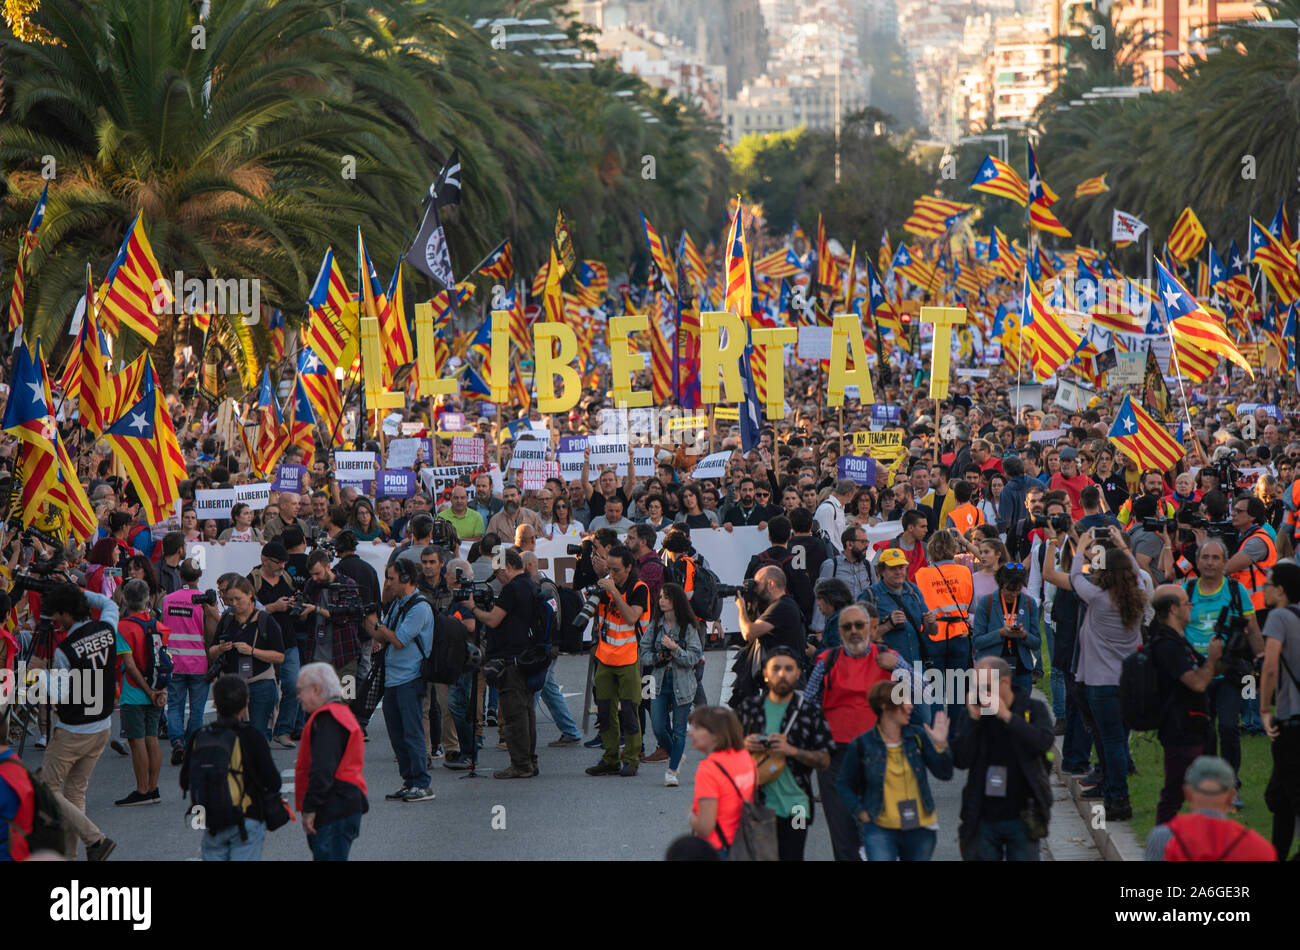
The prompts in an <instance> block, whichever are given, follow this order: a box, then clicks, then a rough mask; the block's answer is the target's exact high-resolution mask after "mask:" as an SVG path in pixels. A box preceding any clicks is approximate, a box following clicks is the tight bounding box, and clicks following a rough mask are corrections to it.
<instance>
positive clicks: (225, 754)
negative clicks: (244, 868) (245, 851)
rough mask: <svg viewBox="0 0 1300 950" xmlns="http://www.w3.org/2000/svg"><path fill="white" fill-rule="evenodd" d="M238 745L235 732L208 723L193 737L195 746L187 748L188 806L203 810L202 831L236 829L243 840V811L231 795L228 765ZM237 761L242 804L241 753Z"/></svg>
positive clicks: (243, 783) (242, 776) (243, 782)
mask: <svg viewBox="0 0 1300 950" xmlns="http://www.w3.org/2000/svg"><path fill="white" fill-rule="evenodd" d="M238 741H239V735H238V734H237V733H236V732H235V730H234V729H226V728H222V727H220V726H218V725H217V724H216V723H210V724H208V725H206V726H204V727H203V728H202V729H200V730H199V731H198V732H196V733H195V734H194V744H193V745H192V746H191V748H190V771H189V779H190V802H191V804H192V806H194V807H198V808H201V809H203V811H202V816H203V822H204V827H205V828H206V829H207V830H208V831H213V832H216V831H222V830H224V829H226V828H231V827H234V826H235V825H238V826H239V829H240V837H241V838H244V837H245V836H246V832H245V831H244V811H243V809H242V808H241V807H240V804H239V802H238V801H235V800H234V799H232V798H231V795H230V778H231V772H232V769H231V767H230V762H231V759H233V758H234V755H235V743H236V742H238ZM240 760H241V761H240V765H241V767H240V768H239V769H236V770H233V771H234V772H235V774H236V775H238V776H239V778H238V784H239V790H240V799H241V800H242V799H243V798H244V796H245V794H247V789H246V788H245V772H244V769H243V765H244V763H243V761H242V760H243V754H242V749H241V754H240ZM193 810H194V809H193V807H192V808H191V811H193Z"/></svg>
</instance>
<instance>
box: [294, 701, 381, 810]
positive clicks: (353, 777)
mask: <svg viewBox="0 0 1300 950" xmlns="http://www.w3.org/2000/svg"><path fill="white" fill-rule="evenodd" d="M322 713H324V714H325V715H329V716H333V717H334V718H335V719H336V720H337V721H338V723H339V725H341V726H342V727H343V728H344V729H346V730H347V731H348V744H347V745H346V746H345V747H344V749H343V757H342V758H341V759H339V764H338V768H336V769H335V770H334V778H335V780H336V781H340V782H348V783H349V784H351V785H355V786H357V788H359V789H361V794H362V795H365V794H366V776H365V774H364V772H365V744H366V738H365V736H363V735H362V734H361V725H360V724H359V723H358V722H357V717H356V716H354V715H353V714H352V710H351V709H349V708H348V706H347V704H345V703H326V704H325V705H323V706H321V707H320V708H319V709H317V710H316V711H315V712H314V713H312V714H311V716H310V717H309V718H308V720H307V725H306V726H305V727H304V728H303V730H302V741H301V742H299V743H298V761H297V762H295V763H294V767H293V799H294V806H295V807H296V808H297V809H298V811H302V801H303V797H304V796H305V795H306V794H307V781H308V777H309V776H310V775H311V727H312V725H313V724H314V723H315V722H316V717H317V716H320V715H321V714H322Z"/></svg>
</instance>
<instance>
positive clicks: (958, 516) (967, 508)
mask: <svg viewBox="0 0 1300 950" xmlns="http://www.w3.org/2000/svg"><path fill="white" fill-rule="evenodd" d="M948 517H949V518H951V519H952V523H953V524H954V525H956V527H957V530H958V531H960V532H961V533H962V535H965V534H966V532H967V531H969V530H970V529H971V528H973V527H975V526H976V525H981V524H984V512H982V511H980V510H979V509H978V508H976V507H975V506H974V505H972V504H971V503H970V502H969V501H968V502H966V503H965V504H964V505H958V506H957V507H956V508H954V509H953V510H952V514H950V515H948Z"/></svg>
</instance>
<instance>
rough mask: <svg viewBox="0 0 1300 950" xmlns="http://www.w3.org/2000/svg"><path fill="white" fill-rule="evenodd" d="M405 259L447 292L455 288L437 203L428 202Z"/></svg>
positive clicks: (448, 250) (449, 253)
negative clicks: (418, 229) (417, 231)
mask: <svg viewBox="0 0 1300 950" xmlns="http://www.w3.org/2000/svg"><path fill="white" fill-rule="evenodd" d="M406 259H407V260H408V261H410V262H411V265H412V266H413V267H415V269H416V270H418V271H420V273H422V274H427V275H428V276H430V277H432V278H433V279H434V280H436V281H437V282H438V283H440V284H442V285H443V286H444V287H446V288H447V289H448V290H452V289H454V288H455V286H456V278H455V277H454V276H453V275H452V272H451V251H450V249H448V247H447V234H446V232H445V231H444V230H443V228H442V218H441V217H440V216H439V214H438V202H436V201H430V202H429V206H428V208H426V209H425V212H424V220H423V221H421V222H420V232H419V233H418V234H417V235H416V236H415V243H414V244H412V245H411V249H410V250H409V251H407V252H406Z"/></svg>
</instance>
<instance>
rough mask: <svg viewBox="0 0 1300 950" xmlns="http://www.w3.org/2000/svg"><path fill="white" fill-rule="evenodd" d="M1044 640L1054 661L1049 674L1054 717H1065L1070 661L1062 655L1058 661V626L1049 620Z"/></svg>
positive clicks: (1045, 628) (1044, 623)
mask: <svg viewBox="0 0 1300 950" xmlns="http://www.w3.org/2000/svg"><path fill="white" fill-rule="evenodd" d="M1043 640H1044V642H1045V643H1046V644H1047V655H1048V658H1049V659H1050V660H1051V662H1052V672H1051V673H1050V674H1049V676H1048V682H1049V683H1051V685H1052V718H1053V719H1060V720H1064V719H1065V665H1066V664H1067V663H1069V662H1070V658H1069V657H1062V658H1061V661H1060V662H1059V663H1058V662H1057V658H1056V626H1055V625H1054V624H1052V623H1049V622H1047V621H1044V622H1043Z"/></svg>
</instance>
